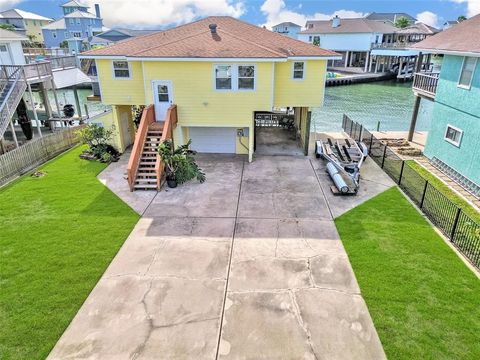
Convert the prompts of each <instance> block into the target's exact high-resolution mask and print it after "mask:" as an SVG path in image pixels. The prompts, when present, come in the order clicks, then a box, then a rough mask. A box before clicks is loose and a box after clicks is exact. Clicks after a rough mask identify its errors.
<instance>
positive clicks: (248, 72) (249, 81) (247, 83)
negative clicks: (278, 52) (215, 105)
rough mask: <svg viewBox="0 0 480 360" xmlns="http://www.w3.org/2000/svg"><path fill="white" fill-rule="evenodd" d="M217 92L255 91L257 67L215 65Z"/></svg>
mask: <svg viewBox="0 0 480 360" xmlns="http://www.w3.org/2000/svg"><path fill="white" fill-rule="evenodd" d="M214 77H215V90H232V91H237V90H255V65H232V64H225V65H223V64H222V65H214Z"/></svg>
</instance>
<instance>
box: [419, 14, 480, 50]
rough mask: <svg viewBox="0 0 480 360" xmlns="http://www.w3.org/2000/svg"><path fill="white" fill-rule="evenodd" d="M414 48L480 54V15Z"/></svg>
mask: <svg viewBox="0 0 480 360" xmlns="http://www.w3.org/2000/svg"><path fill="white" fill-rule="evenodd" d="M412 48H414V49H421V50H429V51H434V52H438V53H442V51H445V52H450V51H454V52H460V53H479V54H480V14H479V15H476V16H474V17H472V18H470V19H468V20H465V21H462V22H460V23H459V24H457V25H455V26H453V27H451V28H449V29H447V30H444V31H442V32H440V33H438V34H436V35H434V36H430V37H428V38H426V39H425V40H423V41H420V42H419V43H417V44H415V45H413V46H412Z"/></svg>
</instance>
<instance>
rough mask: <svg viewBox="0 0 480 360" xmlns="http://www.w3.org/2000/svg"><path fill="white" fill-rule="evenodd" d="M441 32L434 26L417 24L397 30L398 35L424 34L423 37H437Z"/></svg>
mask: <svg viewBox="0 0 480 360" xmlns="http://www.w3.org/2000/svg"><path fill="white" fill-rule="evenodd" d="M438 32H440V30H438V29H436V28H434V27H433V26H430V25H427V24H424V23H421V22H417V23H416V24H413V25H409V26H407V27H405V28H403V29H397V31H395V33H396V34H406V35H409V34H423V35H435V34H437V33H438Z"/></svg>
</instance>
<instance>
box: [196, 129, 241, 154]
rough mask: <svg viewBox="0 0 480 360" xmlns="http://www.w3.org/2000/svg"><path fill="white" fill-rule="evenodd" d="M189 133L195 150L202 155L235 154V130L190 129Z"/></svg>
mask: <svg viewBox="0 0 480 360" xmlns="http://www.w3.org/2000/svg"><path fill="white" fill-rule="evenodd" d="M188 133H189V136H190V139H192V149H193V150H196V151H198V152H202V153H227V154H234V153H235V150H236V149H235V147H236V129H235V128H223V127H190V128H189V132H188Z"/></svg>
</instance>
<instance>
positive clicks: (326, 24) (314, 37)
mask: <svg viewBox="0 0 480 360" xmlns="http://www.w3.org/2000/svg"><path fill="white" fill-rule="evenodd" d="M305 28H306V30H304V31H301V32H300V33H299V34H298V39H299V40H302V41H305V42H309V43H313V44H315V45H318V46H320V47H321V48H323V49H328V50H333V51H335V52H338V53H340V54H342V60H332V61H333V63H331V65H332V66H336V67H340V66H343V67H363V68H364V71H367V70H368V68H369V62H370V51H371V50H372V48H373V47H374V45H375V44H381V43H382V42H386V41H388V39H389V38H390V37H391V38H392V39H393V36H394V33H395V31H396V30H397V28H396V27H395V26H394V25H393V24H392V23H391V22H390V21H380V20H369V19H365V18H355V19H340V18H339V17H338V16H335V17H334V18H333V19H332V20H309V21H307V23H306V25H305Z"/></svg>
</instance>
